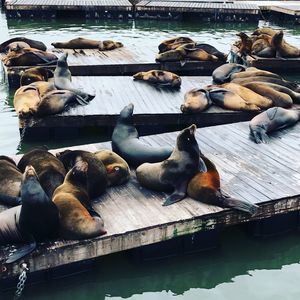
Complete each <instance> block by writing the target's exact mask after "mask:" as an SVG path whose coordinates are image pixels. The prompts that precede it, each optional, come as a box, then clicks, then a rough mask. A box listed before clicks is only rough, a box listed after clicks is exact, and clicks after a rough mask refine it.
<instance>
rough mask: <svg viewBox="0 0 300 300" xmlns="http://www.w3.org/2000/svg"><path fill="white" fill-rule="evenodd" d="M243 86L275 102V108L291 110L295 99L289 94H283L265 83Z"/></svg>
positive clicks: (245, 84)
mask: <svg viewBox="0 0 300 300" xmlns="http://www.w3.org/2000/svg"><path fill="white" fill-rule="evenodd" d="M242 86H244V87H246V88H248V89H250V90H252V91H254V92H255V93H257V94H259V95H261V96H264V97H267V98H269V99H271V100H272V101H273V106H279V107H284V108H290V107H291V106H292V105H293V99H292V98H291V96H289V95H288V94H285V93H282V92H280V91H278V90H275V89H273V88H272V87H270V86H267V85H265V84H264V83H259V82H249V83H244V84H243V85H242Z"/></svg>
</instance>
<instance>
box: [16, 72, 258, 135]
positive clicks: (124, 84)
mask: <svg viewBox="0 0 300 300" xmlns="http://www.w3.org/2000/svg"><path fill="white" fill-rule="evenodd" d="M73 83H74V84H75V85H76V86H78V87H82V89H83V90H85V91H87V92H91V93H95V94H96V97H95V98H94V99H93V100H92V101H91V102H90V103H89V104H88V105H86V106H82V105H77V106H74V107H72V108H70V109H69V110H67V111H65V112H63V113H61V114H57V115H52V116H46V117H43V118H40V119H33V118H32V119H30V120H29V121H27V122H26V123H25V122H23V121H22V120H20V123H19V127H20V131H21V132H22V131H23V129H24V128H26V129H25V136H24V138H25V139H26V138H28V139H30V140H32V139H34V140H38V139H39V138H45V137H46V136H52V135H54V136H55V135H56V134H55V132H58V133H60V135H62V132H63V131H64V130H68V132H72V134H73V135H74V134H75V132H76V131H78V136H79V135H80V130H81V129H83V128H91V127H94V128H104V129H105V128H106V129H108V130H111V129H112V128H113V126H114V125H115V123H116V121H117V118H118V116H119V113H120V111H121V110H122V109H123V107H124V106H126V105H128V104H129V103H133V104H134V124H135V125H136V126H138V127H140V128H141V127H142V128H146V129H147V128H148V129H149V130H151V129H152V127H154V126H156V127H158V128H159V129H158V128H156V127H154V128H156V130H159V132H167V131H174V130H176V129H177V130H178V129H180V128H183V127H184V126H186V125H188V124H191V123H195V124H197V125H198V126H199V127H204V126H212V125H219V124H226V123H234V122H240V121H247V120H250V119H251V118H252V117H253V116H255V115H256V114H257V112H242V111H230V110H226V109H222V108H220V107H217V106H211V107H210V108H209V109H207V110H205V111H203V112H201V113H197V114H183V113H182V112H181V110H180V105H181V104H182V103H183V100H184V94H185V93H186V92H187V91H189V90H190V89H192V88H197V87H198V88H200V87H204V86H205V85H208V84H211V77H196V76H195V77H194V76H191V77H182V84H181V88H180V90H176V89H175V90H172V89H168V88H158V87H156V86H153V85H150V84H149V83H146V82H142V81H137V80H133V78H132V77H126V76H124V77H122V76H116V77H106V76H103V77H76V76H74V77H73ZM174 126H178V127H177V128H176V127H175V129H174ZM168 128H171V129H168ZM149 133H152V134H153V133H154V132H153V131H152V132H151V131H150V132H149ZM155 133H158V132H157V131H156V132H155ZM66 136H68V134H66ZM75 136H76V135H75Z"/></svg>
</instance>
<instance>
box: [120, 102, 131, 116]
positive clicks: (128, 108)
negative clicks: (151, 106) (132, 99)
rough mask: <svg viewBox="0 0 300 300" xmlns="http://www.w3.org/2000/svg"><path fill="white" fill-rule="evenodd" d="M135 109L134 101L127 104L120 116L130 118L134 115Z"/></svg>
mask: <svg viewBox="0 0 300 300" xmlns="http://www.w3.org/2000/svg"><path fill="white" fill-rule="evenodd" d="M133 110H134V105H133V103H129V104H128V105H127V106H125V107H124V108H123V109H122V111H121V113H120V116H121V118H122V119H127V118H130V117H132V115H133Z"/></svg>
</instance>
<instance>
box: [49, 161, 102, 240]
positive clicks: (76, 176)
mask: <svg viewBox="0 0 300 300" xmlns="http://www.w3.org/2000/svg"><path fill="white" fill-rule="evenodd" d="M88 168H89V166H88V163H87V162H85V161H82V160H78V161H77V162H76V163H75V166H74V167H73V168H72V169H71V170H70V171H69V172H68V173H67V175H66V177H65V180H64V182H63V184H62V185H61V186H59V187H58V188H57V189H56V190H55V192H54V195H53V202H54V203H55V205H56V206H57V208H58V210H59V221H60V236H61V237H62V238H64V239H85V238H92V237H95V236H99V235H103V234H106V231H105V230H104V228H103V226H104V223H103V220H102V219H101V217H100V216H99V214H98V213H97V212H95V211H94V210H93V209H91V210H90V211H89V203H90V200H89V196H88V186H87V185H88V183H87V177H88V176H87V172H88Z"/></svg>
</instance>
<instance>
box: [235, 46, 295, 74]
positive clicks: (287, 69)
mask: <svg viewBox="0 0 300 300" xmlns="http://www.w3.org/2000/svg"><path fill="white" fill-rule="evenodd" d="M230 56H231V58H230V62H234V63H238V64H243V65H245V66H247V67H255V68H258V69H261V70H266V71H270V72H274V73H277V74H288V75H295V74H298V71H299V68H300V57H299V58H285V59H280V58H275V57H274V58H264V57H259V56H257V55H253V54H251V55H249V54H248V55H246V57H244V56H241V54H240V53H239V52H238V48H237V47H236V46H232V47H231V51H230Z"/></svg>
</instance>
